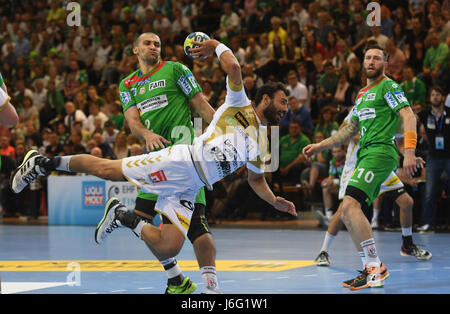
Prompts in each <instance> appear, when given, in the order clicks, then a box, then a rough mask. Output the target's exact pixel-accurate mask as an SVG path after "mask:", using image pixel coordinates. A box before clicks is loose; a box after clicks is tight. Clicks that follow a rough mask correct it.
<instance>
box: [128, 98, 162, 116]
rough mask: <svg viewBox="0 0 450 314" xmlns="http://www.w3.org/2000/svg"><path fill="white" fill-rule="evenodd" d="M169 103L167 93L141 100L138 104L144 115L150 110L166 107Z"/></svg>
mask: <svg viewBox="0 0 450 314" xmlns="http://www.w3.org/2000/svg"><path fill="white" fill-rule="evenodd" d="M168 104H169V102H168V101H167V95H165V94H164V95H159V96H155V97H152V98H149V99H146V100H144V101H141V102H140V103H138V104H137V105H136V106H137V108H138V110H139V112H140V114H141V115H142V114H144V113H146V112H148V111H152V110H156V109H160V108H164V107H165V106H167V105H168Z"/></svg>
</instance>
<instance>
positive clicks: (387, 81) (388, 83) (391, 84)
mask: <svg viewBox="0 0 450 314" xmlns="http://www.w3.org/2000/svg"><path fill="white" fill-rule="evenodd" d="M381 86H383V87H384V88H386V89H398V88H401V85H400V84H399V83H397V82H396V81H394V80H393V79H391V78H390V77H388V76H386V77H385V78H384V80H382V81H381Z"/></svg>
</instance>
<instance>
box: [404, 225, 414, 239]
mask: <svg viewBox="0 0 450 314" xmlns="http://www.w3.org/2000/svg"><path fill="white" fill-rule="evenodd" d="M402 235H403V236H405V237H407V236H412V227H409V228H403V227H402Z"/></svg>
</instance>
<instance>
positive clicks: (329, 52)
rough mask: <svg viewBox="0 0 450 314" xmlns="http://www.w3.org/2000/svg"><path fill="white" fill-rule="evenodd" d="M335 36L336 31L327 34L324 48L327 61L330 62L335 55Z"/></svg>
mask: <svg viewBox="0 0 450 314" xmlns="http://www.w3.org/2000/svg"><path fill="white" fill-rule="evenodd" d="M337 40H338V38H337V34H336V31H331V32H329V33H328V38H327V45H326V46H325V51H326V56H327V59H328V60H332V59H333V58H334V57H335V56H336V54H337Z"/></svg>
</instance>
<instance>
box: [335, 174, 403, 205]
mask: <svg viewBox="0 0 450 314" xmlns="http://www.w3.org/2000/svg"><path fill="white" fill-rule="evenodd" d="M354 171H355V166H354V165H350V166H349V167H347V165H345V166H344V170H343V171H342V175H341V182H340V186H339V199H340V200H342V199H343V198H344V196H345V190H346V189H347V185H348V182H349V180H350V178H351V177H352V175H353V172H354ZM402 187H404V185H403V182H402V181H401V180H400V178H399V177H398V176H397V175H396V174H395V172H391V174H390V175H389V177H388V178H387V179H386V180H385V181H384V182H383V184H382V185H381V187H380V192H379V193H378V195H380V194H382V193H384V192H388V191H393V190H397V189H400V188H402Z"/></svg>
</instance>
